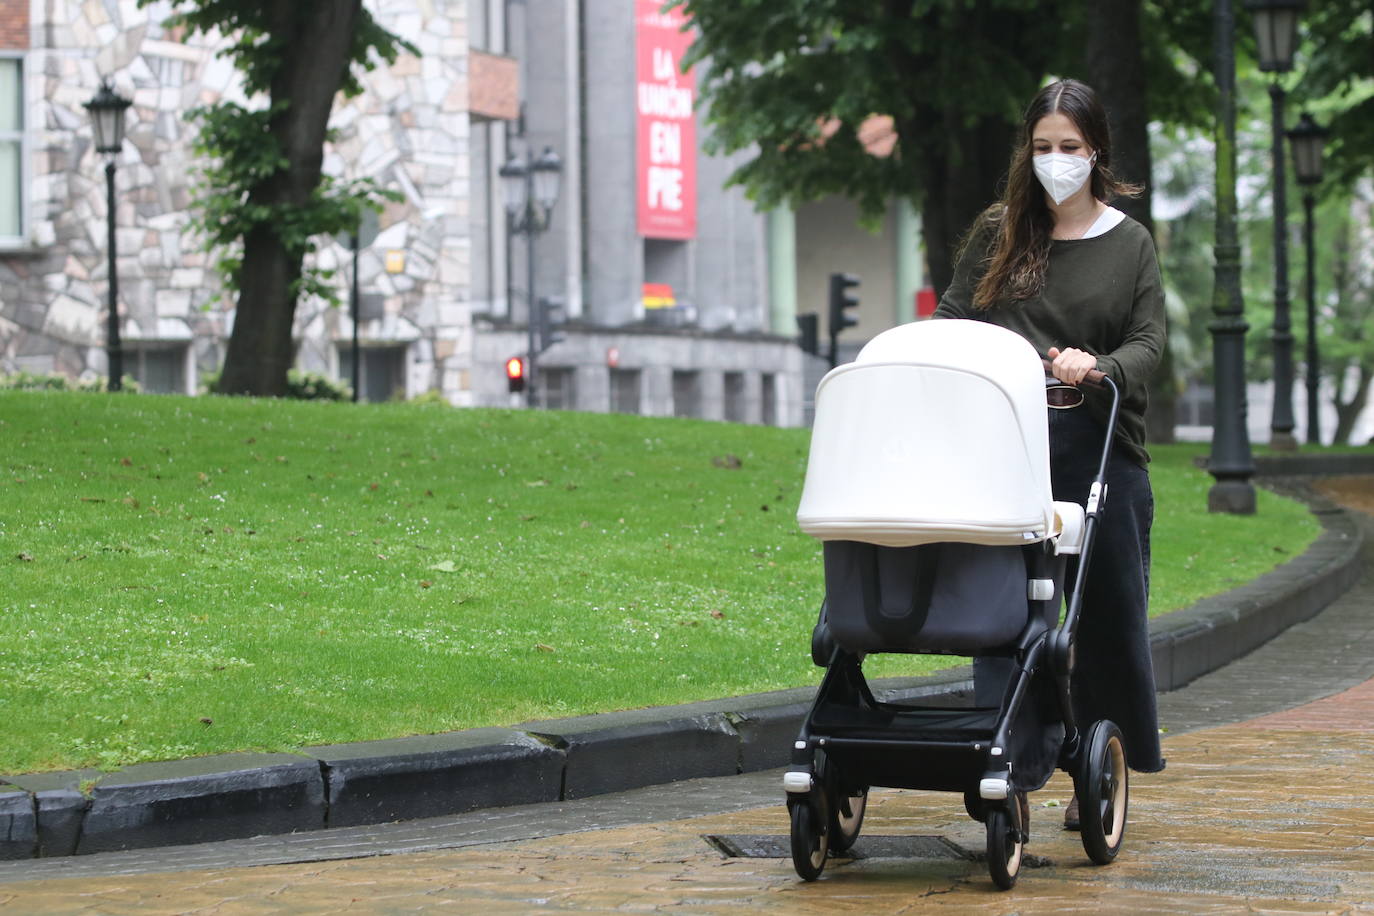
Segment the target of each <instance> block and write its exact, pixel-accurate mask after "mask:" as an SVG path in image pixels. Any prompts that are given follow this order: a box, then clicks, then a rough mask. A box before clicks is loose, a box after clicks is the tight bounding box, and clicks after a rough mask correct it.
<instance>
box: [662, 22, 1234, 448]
mask: <svg viewBox="0 0 1374 916" xmlns="http://www.w3.org/2000/svg"><path fill="white" fill-rule="evenodd" d="M676 5H678V6H681V7H682V8H683V9H684V10H685V11H686V12H687V13H689V14H690V15H691V16H692V17H693V20H694V23H695V25H696V28H697V29H698V32H699V37H698V40H697V42H696V44H695V45H694V46H693V52H692V54H691V56H690V57H689V59H688V61H687V63H688V64H690V63H693V62H698V61H708V62H709V64H710V71H709V74H708V76H707V77H706V79H705V80H703V81H702V84H701V85H702V98H703V101H704V102H705V103H706V104H707V106H708V109H707V110H708V114H707V118H708V120H709V122H710V125H711V128H712V134H711V137H710V139H709V140H708V143H709V144H710V146H711V148H712V149H714V150H716V151H723V152H730V153H733V152H736V151H739V150H745V149H748V150H752V151H753V152H754V154H755V155H754V158H753V159H751V160H750V161H748V162H747V163H746V164H744V165H743V166H742V167H740V168H739V169H738V170H737V171H736V172H735V174H734V175H733V176H732V178H731V181H732V183H734V184H738V185H742V186H743V187H744V188H745V189H746V190H747V191H748V192H749V193H750V194H751V196H752V197H753V198H754V199H755V200H756V202H757V203H758V204H759V205H760V206H761V207H771V206H776V205H778V204H781V203H784V202H787V203H798V202H802V201H805V200H811V199H815V198H818V197H821V196H824V195H828V194H841V195H845V196H848V197H851V198H853V199H855V200H856V201H858V203H859V204H860V207H861V209H862V211H863V213H864V214H865V215H866V216H867V217H869V218H871V219H876V217H877V216H878V215H879V214H880V213H882V211H883V209H884V208H885V207H886V206H887V205H888V203H889V202H890V200H891V199H892V198H893V197H905V198H907V199H909V200H910V201H911V202H912V204H913V205H914V206H916V207H917V208H918V209H919V211H920V213H921V217H922V228H923V232H924V237H925V244H926V259H927V263H928V265H929V268H930V275H931V278H932V281H933V285H934V286H935V288H936V290H937V291H940V290H943V289H944V287H945V286H946V285H948V283H949V280H950V278H951V277H952V276H953V264H954V259H955V255H956V251H957V247H958V243H959V241H960V239H961V238H962V237H963V235H964V233H965V232H966V231H967V229H968V227H969V225H970V224H971V223H972V221H973V219H974V217H976V216H977V214H978V213H979V212H980V211H981V210H982V209H983V208H984V207H986V206H987V205H988V204H989V203H990V202H991V201H992V200H993V199H994V198H995V197H996V194H997V193H998V190H999V185H1000V182H1001V181H1002V179H1003V177H1004V175H1005V172H1006V167H1007V159H1008V155H1009V152H1010V150H1011V147H1012V143H1013V141H1014V139H1015V136H1016V131H1017V128H1018V127H1019V124H1020V119H1021V115H1022V110H1023V107H1024V105H1025V104H1026V102H1027V101H1028V100H1029V99H1030V97H1031V96H1032V95H1033V94H1034V92H1035V91H1036V90H1037V89H1038V88H1039V87H1040V86H1041V85H1042V83H1043V82H1044V79H1045V78H1046V76H1047V75H1048V74H1050V73H1055V74H1057V75H1062V76H1078V77H1082V78H1084V79H1086V80H1087V81H1088V82H1089V83H1091V84H1092V85H1094V86H1095V87H1096V88H1097V89H1098V90H1099V92H1100V94H1101V95H1102V97H1103V101H1104V103H1105V105H1106V106H1107V109H1108V112H1109V114H1110V115H1111V117H1112V125H1111V126H1112V128H1113V134H1114V137H1115V141H1114V154H1115V162H1114V168H1115V169H1116V171H1117V172H1118V174H1119V175H1121V176H1122V177H1123V178H1125V179H1126V180H1128V181H1132V182H1137V183H1140V184H1143V185H1144V186H1145V187H1146V188H1147V193H1146V194H1145V195H1144V196H1143V197H1141V198H1139V199H1137V200H1123V201H1121V202H1119V205H1120V206H1121V207H1122V208H1123V209H1125V210H1126V211H1127V212H1128V213H1130V214H1131V215H1132V216H1134V217H1135V218H1136V219H1138V220H1139V221H1140V222H1141V223H1143V224H1144V225H1145V226H1147V227H1151V223H1152V221H1151V218H1150V198H1149V194H1148V188H1149V186H1150V183H1151V181H1150V179H1151V162H1150V144H1149V136H1148V130H1147V126H1148V124H1149V122H1150V120H1151V119H1152V118H1154V119H1163V120H1166V121H1169V122H1171V123H1191V124H1201V123H1206V122H1207V120H1208V119H1209V118H1210V113H1211V110H1212V109H1211V104H1210V102H1211V99H1212V97H1213V95H1214V89H1213V88H1212V87H1211V86H1210V85H1209V84H1208V83H1207V82H1206V80H1204V79H1199V78H1198V75H1199V73H1201V72H1202V71H1204V70H1205V67H1203V66H1201V65H1200V64H1199V63H1198V61H1200V60H1206V59H1207V57H1206V54H1207V53H1208V49H1209V47H1210V44H1209V41H1208V38H1207V36H1209V35H1210V18H1209V15H1208V13H1209V11H1208V9H1207V8H1206V5H1205V4H1202V3H1200V2H1199V0H1102V2H1099V3H1093V4H1059V5H1056V6H1055V7H1054V14H1053V15H1047V14H1046V13H1045V8H1044V7H1043V5H1042V4H1038V3H1034V2H1027V0H975V2H968V0H922V2H914V0H885V2H874V0H786V2H783V0H677V3H676ZM1199 36H1200V37H1199ZM873 114H886V115H890V116H891V117H892V119H893V127H894V130H895V132H896V134H897V144H896V148H895V151H894V154H893V155H892V156H891V157H890V158H886V159H879V158H876V157H873V156H869V155H867V154H866V152H865V151H864V148H863V145H862V144H861V143H860V142H859V141H858V138H857V135H856V129H857V128H858V126H859V125H860V124H862V123H863V121H864V120H865V119H866V118H868V117H869V116H870V115H873ZM837 122H838V124H839V125H840V126H839V128H838V129H835V127H834V125H835V124H836V123H837ZM832 130H834V133H833V134H832V133H830V131H832ZM1157 379H1158V380H1159V384H1158V385H1157V386H1156V389H1155V391H1154V392H1152V399H1151V400H1152V411H1151V417H1150V426H1151V431H1152V438H1154V439H1156V440H1160V439H1164V440H1167V439H1169V438H1171V437H1172V431H1173V403H1174V401H1175V399H1176V397H1177V394H1178V385H1177V381H1176V379H1175V373H1174V371H1173V368H1172V360H1171V358H1170V357H1169V356H1167V355H1166V357H1165V365H1164V367H1163V368H1162V370H1161V371H1160V372H1159V373H1158V375H1157Z"/></svg>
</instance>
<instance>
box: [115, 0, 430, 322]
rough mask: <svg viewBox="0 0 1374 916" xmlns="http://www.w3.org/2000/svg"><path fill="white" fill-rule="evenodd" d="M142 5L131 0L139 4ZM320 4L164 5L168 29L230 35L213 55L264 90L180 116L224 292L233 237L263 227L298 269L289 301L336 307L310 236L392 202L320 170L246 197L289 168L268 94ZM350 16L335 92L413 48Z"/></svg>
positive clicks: (239, 0)
mask: <svg viewBox="0 0 1374 916" xmlns="http://www.w3.org/2000/svg"><path fill="white" fill-rule="evenodd" d="M152 2H154V0H139V6H147V5H148V4H150V3H152ZM321 6H322V0H301V2H293V3H259V2H255V0H177V2H175V3H173V9H174V14H173V16H172V17H171V19H170V20H169V23H168V24H169V25H174V26H180V27H184V28H187V29H189V30H191V31H193V32H201V33H210V32H214V31H218V32H219V33H221V34H224V35H228V36H231V38H230V44H229V45H228V47H227V48H225V50H223V51H222V52H221V54H222V55H223V56H226V57H228V58H229V59H230V60H232V61H233V63H234V66H235V68H236V69H238V70H239V72H240V73H242V74H243V77H244V81H245V89H246V93H247V95H248V96H249V97H250V98H252V97H260V96H262V95H267V96H268V104H267V107H265V108H256V109H252V108H247V107H244V106H243V105H240V104H238V103H237V102H230V101H221V102H217V103H215V104H212V105H206V106H202V107H199V108H196V109H193V110H192V111H191V112H190V113H189V114H190V117H191V118H192V119H194V120H197V121H199V123H200V132H199V134H198V137H197V139H196V142H195V145H194V150H195V152H196V154H197V155H198V156H199V157H200V158H201V160H202V161H203V162H204V163H205V164H204V165H203V167H202V168H201V169H200V175H199V178H200V187H199V189H198V196H197V200H196V203H197V204H198V206H199V207H200V212H199V214H198V215H197V216H196V218H195V219H194V220H193V223H192V226H193V228H194V229H196V230H198V231H199V232H200V233H201V235H202V236H203V237H204V243H205V248H206V250H207V251H210V252H213V253H215V254H216V262H215V263H216V268H217V270H218V272H219V273H220V275H221V276H222V278H223V280H224V286H225V289H226V290H227V291H229V292H231V293H237V292H238V290H239V289H240V279H241V278H240V271H241V267H242V244H243V240H244V239H245V238H247V237H249V236H250V235H252V234H253V233H255V232H266V233H269V234H270V235H271V236H272V237H275V238H277V239H278V240H279V241H280V243H281V245H282V247H283V248H284V249H285V251H286V252H287V254H288V257H289V258H290V260H291V261H292V262H297V263H302V265H303V266H302V269H301V273H300V275H299V276H298V277H297V278H295V279H294V280H293V281H292V283H291V287H290V296H291V299H292V301H295V300H296V299H297V298H299V297H302V296H306V297H318V298H321V299H324V300H325V301H328V302H330V303H333V304H336V305H337V304H338V296H337V294H336V293H335V291H334V287H333V285H332V284H331V283H330V280H331V279H332V277H333V272H332V271H326V270H321V269H319V268H316V267H314V266H313V265H312V264H311V263H310V262H309V260H308V259H307V256H308V255H309V254H311V253H312V252H314V251H315V250H316V247H317V244H318V237H319V236H330V235H334V234H336V233H339V232H347V231H351V230H353V229H355V228H356V227H357V225H358V222H359V220H360V218H361V215H362V212H363V210H364V209H366V208H371V209H373V210H378V211H380V209H381V207H382V205H383V202H384V201H388V200H390V201H399V200H400V199H401V195H400V194H399V193H398V192H395V191H391V190H387V189H383V188H382V187H381V186H380V185H379V184H378V183H377V182H376V181H375V180H373V179H371V178H362V179H356V180H352V181H341V180H339V179H337V178H334V177H332V176H328V175H325V176H323V177H322V178H321V180H320V182H319V184H318V185H317V186H316V187H314V188H313V189H312V190H311V193H310V196H309V199H308V200H307V201H304V202H303V201H300V200H288V199H273V198H272V197H271V196H269V195H262V194H256V193H255V192H256V191H259V190H261V189H263V188H265V187H267V186H269V184H271V183H273V182H276V181H281V180H283V179H284V178H285V177H286V176H287V175H288V173H289V172H290V171H291V170H292V167H293V163H292V162H291V161H290V158H289V157H288V156H287V154H286V152H285V150H283V148H282V145H281V143H280V141H279V139H278V137H277V135H276V134H275V133H274V130H273V128H274V125H275V124H276V123H277V122H278V121H280V120H281V119H282V118H283V116H284V115H285V114H286V113H287V112H288V111H289V110H290V108H291V105H292V101H291V99H289V98H283V97H279V96H278V95H277V94H276V92H279V91H280V88H279V87H276V86H275V85H274V80H275V78H276V76H277V74H278V72H279V70H280V67H281V64H282V61H283V60H284V59H285V58H286V57H287V56H288V55H289V54H290V53H292V48H291V44H292V42H294V41H296V40H298V37H299V36H300V35H302V34H309V32H310V23H311V21H312V17H314V16H316V15H318V13H319V10H320V8H321ZM358 15H359V24H358V27H357V30H356V31H355V34H354V41H353V50H352V63H353V67H352V68H350V69H349V70H348V71H347V72H346V73H345V74H344V76H343V82H342V84H341V87H340V88H341V91H342V92H343V93H344V94H345V95H354V94H356V93H358V92H359V91H361V85H360V83H359V82H358V75H357V74H358V71H359V70H364V71H365V70H370V69H372V68H373V67H375V66H377V64H378V62H379V61H386V62H387V63H392V62H394V61H395V60H396V57H397V56H398V55H399V54H400V53H401V51H402V50H404V51H407V52H409V53H412V54H418V53H419V51H418V49H417V48H415V46H414V45H413V44H411V43H410V42H407V41H405V40H404V39H401V38H399V37H398V36H396V35H394V34H392V33H391V32H389V31H387V30H386V29H384V28H382V26H381V25H379V24H378V23H377V21H376V20H375V19H374V18H373V16H372V14H371V13H370V12H369V11H368V10H367V8H366V7H363V8H362V9H361V10H360V11H359V14H358ZM274 90H275V92H274Z"/></svg>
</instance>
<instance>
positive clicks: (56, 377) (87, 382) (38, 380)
mask: <svg viewBox="0 0 1374 916" xmlns="http://www.w3.org/2000/svg"><path fill="white" fill-rule="evenodd" d="M108 384H109V382H108V379H106V378H105V376H103V375H97V376H92V377H90V378H87V379H76V380H73V379H71V378H68V377H67V376H65V375H63V374H62V373H60V372H42V373H38V372H16V373H14V374H12V375H0V390H8V391H104V390H106V388H107V387H108ZM123 386H124V387H123V390H124V391H128V392H132V393H135V394H136V393H137V392H138V391H139V386H138V381H137V380H136V379H135V378H134V377H133V376H130V375H126V376H124V379H123Z"/></svg>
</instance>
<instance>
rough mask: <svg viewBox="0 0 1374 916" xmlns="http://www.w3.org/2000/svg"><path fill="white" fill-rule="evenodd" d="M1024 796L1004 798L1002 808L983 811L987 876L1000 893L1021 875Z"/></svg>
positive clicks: (1024, 833)
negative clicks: (986, 844)
mask: <svg viewBox="0 0 1374 916" xmlns="http://www.w3.org/2000/svg"><path fill="white" fill-rule="evenodd" d="M1026 810H1027V806H1026V801H1025V795H1023V794H1022V793H1020V792H1018V793H1016V794H1015V795H1013V796H1012V797H1011V798H1009V799H1007V805H1006V807H1000V806H999V807H996V808H990V809H988V811H987V822H986V823H987V836H988V873H989V874H990V875H991V876H992V883H993V884H996V885H997V886H998V887H999V888H1001V889H1002V890H1004V891H1009V890H1011V889H1012V887H1013V886H1015V884H1016V877H1017V875H1019V874H1020V873H1021V858H1022V853H1023V852H1024V851H1025V848H1026V824H1025V814H1026Z"/></svg>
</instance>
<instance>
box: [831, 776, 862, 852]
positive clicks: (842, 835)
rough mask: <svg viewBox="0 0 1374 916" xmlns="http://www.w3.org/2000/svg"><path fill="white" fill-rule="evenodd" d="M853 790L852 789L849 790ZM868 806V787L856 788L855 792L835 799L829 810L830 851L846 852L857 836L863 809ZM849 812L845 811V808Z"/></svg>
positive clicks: (860, 826)
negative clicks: (832, 806)
mask: <svg viewBox="0 0 1374 916" xmlns="http://www.w3.org/2000/svg"><path fill="white" fill-rule="evenodd" d="M851 791H853V790H851ZM867 807H868V789H858V790H857V793H856V794H852V795H842V796H839V797H838V798H837V799H836V803H835V806H834V808H833V809H832V810H831V812H830V851H831V852H834V853H841V852H848V851H849V848H850V847H851V846H853V845H854V841H855V840H857V839H858V838H859V830H860V829H861V828H862V827H863V824H864V809H865V808H867ZM846 808H847V809H848V810H849V813H848V814H846V813H845V809H846Z"/></svg>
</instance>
